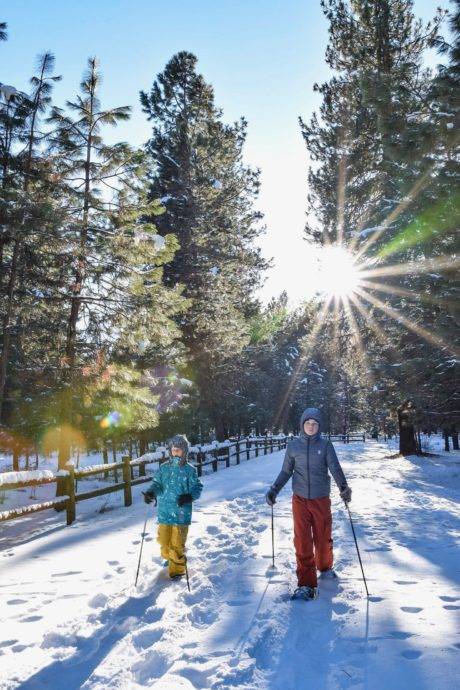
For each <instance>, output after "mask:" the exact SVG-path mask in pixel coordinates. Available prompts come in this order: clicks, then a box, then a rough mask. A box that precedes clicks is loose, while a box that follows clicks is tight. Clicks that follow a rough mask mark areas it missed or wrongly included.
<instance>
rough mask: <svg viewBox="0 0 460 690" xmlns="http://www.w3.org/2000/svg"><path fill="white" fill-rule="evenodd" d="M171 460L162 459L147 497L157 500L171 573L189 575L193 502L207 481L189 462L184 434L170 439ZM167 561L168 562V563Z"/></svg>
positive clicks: (159, 538) (161, 537)
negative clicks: (187, 558)
mask: <svg viewBox="0 0 460 690" xmlns="http://www.w3.org/2000/svg"><path fill="white" fill-rule="evenodd" d="M168 449H169V460H167V461H166V462H164V463H162V464H161V465H160V467H159V469H158V470H157V472H156V473H155V475H154V477H153V479H152V483H151V484H150V486H149V488H148V490H147V491H146V492H145V493H144V501H145V502H146V503H151V502H152V501H153V502H154V503H155V505H156V504H157V501H158V523H159V524H158V536H157V541H158V542H159V544H160V547H161V556H162V558H164V559H165V561H166V562H167V565H168V570H169V576H170V578H171V579H177V578H180V577H182V576H183V575H185V564H186V557H185V542H186V540H187V534H188V528H189V525H190V523H191V521H192V502H193V501H195V500H196V499H197V498H199V497H200V495H201V491H202V489H203V485H202V483H201V482H200V480H199V479H198V474H197V471H196V469H195V467H193V465H191V464H190V463H188V462H187V456H188V452H189V445H188V441H187V438H186V437H185V436H182V435H180V434H177V435H176V436H173V437H172V438H171V439H170V440H169V441H168ZM165 565H166V564H165Z"/></svg>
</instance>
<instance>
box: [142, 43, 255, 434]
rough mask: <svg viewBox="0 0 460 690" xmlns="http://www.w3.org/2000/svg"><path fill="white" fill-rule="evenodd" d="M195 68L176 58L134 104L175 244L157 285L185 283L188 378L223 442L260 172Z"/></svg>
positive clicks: (242, 134) (245, 310) (247, 302)
mask: <svg viewBox="0 0 460 690" xmlns="http://www.w3.org/2000/svg"><path fill="white" fill-rule="evenodd" d="M196 63H197V59H196V57H195V56H194V55H192V54H191V53H187V52H181V53H178V54H177V55H175V56H174V57H173V58H172V59H171V60H170V61H169V62H168V64H167V65H166V68H165V70H164V71H163V72H162V73H161V74H159V75H158V77H157V79H156V80H155V82H154V84H153V86H152V88H151V90H150V92H149V93H146V92H142V93H141V103H142V106H143V109H144V112H146V113H147V115H148V118H149V120H150V121H151V123H152V137H151V139H150V140H149V142H148V143H147V152H148V154H149V156H150V159H151V191H150V195H151V199H160V201H161V203H162V204H163V206H164V208H165V213H164V214H163V215H162V216H161V217H160V218H159V219H158V223H157V224H158V228H159V232H160V233H161V234H166V233H171V232H172V233H174V234H175V235H176V237H177V238H178V241H179V245H180V249H179V251H178V252H177V253H176V255H175V257H174V260H173V261H172V262H170V263H169V264H168V265H167V266H166V267H165V272H164V281H165V284H166V285H178V284H182V285H184V294H185V296H186V297H187V298H189V300H190V308H189V309H188V311H187V313H186V315H185V316H184V317H183V318H182V319H181V329H182V332H183V337H184V342H185V344H186V346H187V348H188V350H189V353H190V357H191V371H192V372H193V373H192V374H191V376H192V377H193V378H194V379H195V380H196V383H197V384H198V388H199V391H200V401H201V405H202V408H203V410H204V411H205V412H206V414H207V415H208V417H209V419H210V420H211V424H212V426H215V428H216V430H217V433H218V435H219V437H222V436H223V435H224V434H225V429H224V421H223V415H222V409H221V407H222V396H221V390H222V387H223V386H225V380H226V378H227V377H231V375H232V374H231V359H232V356H233V355H235V354H236V353H238V352H240V351H241V349H242V348H243V347H244V345H245V344H246V343H247V342H248V338H249V328H248V324H247V317H248V315H249V314H251V312H252V311H253V308H254V306H253V294H254V290H255V288H256V287H257V285H258V284H259V282H260V274H261V271H262V270H263V269H264V268H265V267H266V264H265V262H264V261H263V259H262V258H261V255H260V251H259V250H258V249H257V248H256V247H255V245H254V241H255V240H256V239H257V237H258V235H259V234H260V232H261V229H260V224H259V221H260V214H259V213H258V212H257V211H255V210H254V206H253V202H254V198H255V197H256V195H257V193H258V189H259V172H258V171H255V170H251V169H250V168H248V167H247V166H245V165H244V163H243V161H242V152H243V146H244V142H245V139H246V122H245V120H244V119H241V120H240V121H239V122H237V123H235V124H233V125H226V124H224V123H223V122H222V112H221V111H220V110H219V109H218V108H216V106H215V104H214V94H213V90H212V87H211V86H209V85H208V84H206V82H205V81H204V79H203V77H202V76H201V75H200V74H198V73H197V72H196ZM229 367H230V369H229Z"/></svg>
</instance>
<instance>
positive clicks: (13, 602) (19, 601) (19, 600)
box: [6, 599, 28, 606]
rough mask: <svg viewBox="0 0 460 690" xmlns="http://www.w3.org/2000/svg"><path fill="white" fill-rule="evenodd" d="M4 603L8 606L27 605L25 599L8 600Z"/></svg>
mask: <svg viewBox="0 0 460 690" xmlns="http://www.w3.org/2000/svg"><path fill="white" fill-rule="evenodd" d="M6 603H7V604H9V605H10V606H16V605H17V604H27V603H28V602H27V601H26V600H25V599H10V600H9V601H7V602H6Z"/></svg>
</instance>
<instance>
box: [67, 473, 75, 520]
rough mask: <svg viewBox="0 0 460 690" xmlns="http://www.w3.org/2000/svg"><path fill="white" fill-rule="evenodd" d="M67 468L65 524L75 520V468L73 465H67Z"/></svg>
mask: <svg viewBox="0 0 460 690" xmlns="http://www.w3.org/2000/svg"><path fill="white" fill-rule="evenodd" d="M67 470H68V472H69V474H68V476H67V477H66V484H67V487H66V490H67V495H68V497H69V498H68V501H67V524H68V525H71V524H72V522H73V521H74V520H75V470H74V467H73V465H67Z"/></svg>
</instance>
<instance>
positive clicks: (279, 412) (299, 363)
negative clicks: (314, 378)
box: [273, 296, 332, 429]
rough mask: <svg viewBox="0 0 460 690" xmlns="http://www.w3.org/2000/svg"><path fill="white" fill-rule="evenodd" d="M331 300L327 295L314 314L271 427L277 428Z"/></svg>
mask: <svg viewBox="0 0 460 690" xmlns="http://www.w3.org/2000/svg"><path fill="white" fill-rule="evenodd" d="M331 300H332V296H329V297H328V298H327V299H326V300H325V301H324V303H323V305H322V307H321V309H320V311H319V312H318V314H317V315H316V319H315V323H314V325H313V328H312V330H311V332H310V333H309V334H308V346H307V347H306V349H303V351H302V354H301V356H300V357H299V359H298V361H297V364H296V365H295V367H294V371H293V372H292V374H291V377H290V378H289V381H288V384H287V387H286V391H285V393H284V395H283V398H282V400H281V402H280V405H279V406H278V409H277V411H276V414H275V416H274V421H273V428H275V429H276V428H278V427H279V425H280V421H281V420H282V418H283V415H284V412H285V410H286V406H287V404H288V402H289V400H290V398H291V397H292V394H293V390H294V389H295V386H297V383H298V381H299V378H300V375H301V373H302V372H303V370H304V367H305V364H306V361H307V359H308V357H309V356H310V354H311V352H312V350H313V347H314V345H315V342H316V338H317V337H318V335H319V332H320V331H321V329H322V327H323V326H324V321H325V316H326V312H327V310H328V308H329V304H330V302H331Z"/></svg>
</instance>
